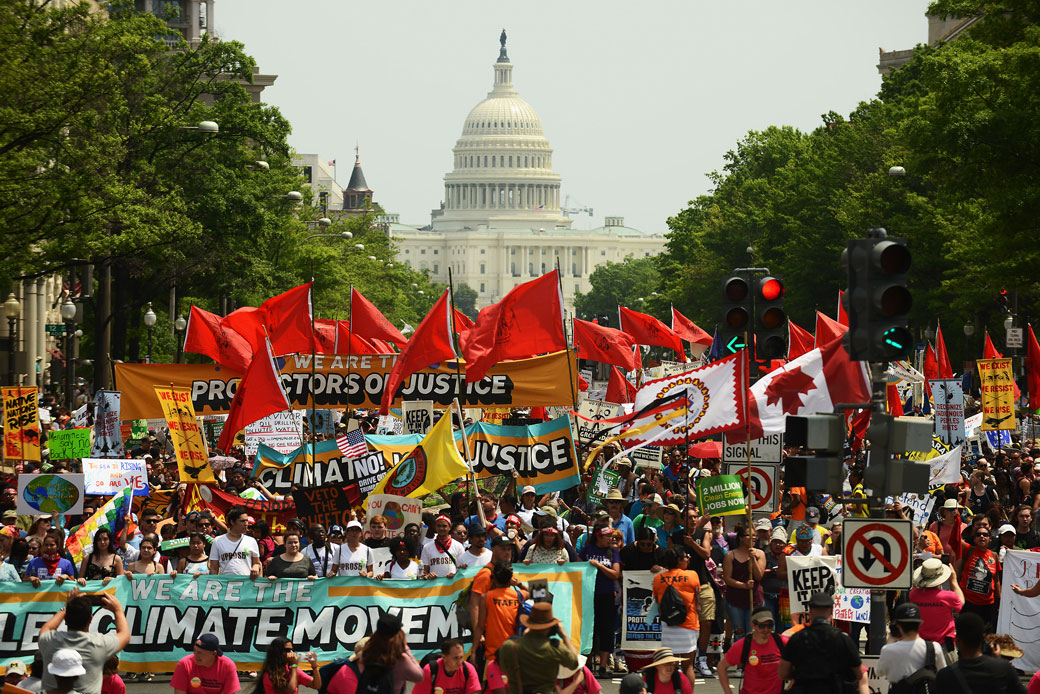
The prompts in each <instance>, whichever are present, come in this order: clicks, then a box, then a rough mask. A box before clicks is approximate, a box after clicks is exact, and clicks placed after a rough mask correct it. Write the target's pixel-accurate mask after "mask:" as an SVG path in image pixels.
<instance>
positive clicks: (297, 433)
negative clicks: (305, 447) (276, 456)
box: [245, 410, 303, 458]
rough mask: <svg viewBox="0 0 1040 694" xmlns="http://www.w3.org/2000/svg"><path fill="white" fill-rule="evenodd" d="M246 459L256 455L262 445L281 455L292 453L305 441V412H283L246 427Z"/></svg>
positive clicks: (270, 415)
mask: <svg viewBox="0 0 1040 694" xmlns="http://www.w3.org/2000/svg"><path fill="white" fill-rule="evenodd" d="M245 437H246V457H247V458H252V457H254V456H255V455H256V452H257V450H258V449H259V447H260V444H261V443H262V444H264V445H265V446H267V447H269V448H273V449H275V450H276V451H278V452H279V453H292V452H293V451H295V450H296V449H297V448H299V447H300V446H301V445H302V444H301V441H303V412H294V411H290V410H283V411H282V412H275V413H274V414H269V415H267V416H266V417H264V418H262V419H258V420H257V421H255V422H253V423H252V424H247V425H246V434H245Z"/></svg>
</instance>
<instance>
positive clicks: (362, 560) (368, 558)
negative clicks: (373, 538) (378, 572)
mask: <svg viewBox="0 0 1040 694" xmlns="http://www.w3.org/2000/svg"><path fill="white" fill-rule="evenodd" d="M362 530H363V528H362V527H361V523H358V522H357V521H356V520H352V521H350V522H349V523H347V529H346V531H345V533H344V534H345V537H346V540H345V541H344V542H343V544H342V545H340V546H339V551H338V552H337V553H336V563H335V564H333V565H332V571H331V573H329V575H330V576H365V577H366V578H372V567H373V564H374V562H373V560H372V548H371V547H369V546H368V545H363V544H361V531H362Z"/></svg>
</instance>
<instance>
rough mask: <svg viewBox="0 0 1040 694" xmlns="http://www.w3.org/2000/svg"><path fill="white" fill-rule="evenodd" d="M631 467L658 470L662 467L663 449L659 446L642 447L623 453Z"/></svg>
mask: <svg viewBox="0 0 1040 694" xmlns="http://www.w3.org/2000/svg"><path fill="white" fill-rule="evenodd" d="M625 455H627V456H628V458H629V460H631V461H632V465H634V466H636V467H645V468H650V469H653V470H660V469H661V468H662V467H663V465H664V449H663V448H661V447H660V446H643V447H642V448H637V449H636V450H634V451H629V452H627V453H625Z"/></svg>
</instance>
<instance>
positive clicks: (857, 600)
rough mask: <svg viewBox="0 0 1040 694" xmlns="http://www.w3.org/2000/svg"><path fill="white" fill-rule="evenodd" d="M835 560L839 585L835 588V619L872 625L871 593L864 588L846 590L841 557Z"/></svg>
mask: <svg viewBox="0 0 1040 694" xmlns="http://www.w3.org/2000/svg"><path fill="white" fill-rule="evenodd" d="M834 559H835V561H834V566H835V569H836V570H837V572H838V584H837V585H836V586H835V587H834V619H841V620H844V621H846V622H859V623H861V624H870V591H869V590H866V589H863V588H846V587H845V586H844V585H842V583H841V571H842V568H841V556H840V555H839V556H837V557H835V558H834Z"/></svg>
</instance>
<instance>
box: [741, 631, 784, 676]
mask: <svg viewBox="0 0 1040 694" xmlns="http://www.w3.org/2000/svg"><path fill="white" fill-rule="evenodd" d="M770 636H772V637H773V643H775V644H776V650H777V652H778V653H781V654H782V653H783V652H784V640H783V639H782V638H780V634H777V633H776V632H773V633H772V634H770ZM752 641H754V638H753V637H752V636H751V634H748V635H747V636H745V637H744V647H743V648H742V649H741V651H740V667H742V668H743V667H747V661H748V656H749V655H751V642H752Z"/></svg>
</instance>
